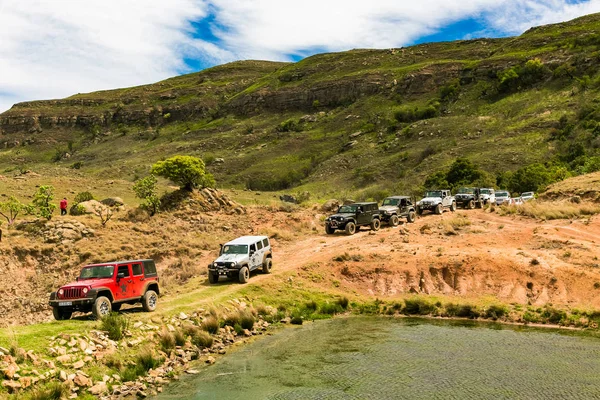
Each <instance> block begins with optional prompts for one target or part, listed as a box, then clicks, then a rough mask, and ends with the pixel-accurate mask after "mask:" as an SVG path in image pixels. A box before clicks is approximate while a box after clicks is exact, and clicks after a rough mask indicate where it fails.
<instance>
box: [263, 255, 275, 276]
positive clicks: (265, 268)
mask: <svg viewBox="0 0 600 400" xmlns="http://www.w3.org/2000/svg"><path fill="white" fill-rule="evenodd" d="M271 265H273V264H272V260H271V259H270V258H267V259H266V260H265V262H264V263H263V266H262V273H263V274H270V273H271Z"/></svg>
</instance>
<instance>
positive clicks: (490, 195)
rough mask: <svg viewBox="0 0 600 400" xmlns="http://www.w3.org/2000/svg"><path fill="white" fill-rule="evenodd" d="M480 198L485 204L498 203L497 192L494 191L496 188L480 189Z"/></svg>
mask: <svg viewBox="0 0 600 400" xmlns="http://www.w3.org/2000/svg"><path fill="white" fill-rule="evenodd" d="M479 198H480V199H481V204H483V205H486V204H493V203H496V194H495V193H494V189H490V188H481V189H479Z"/></svg>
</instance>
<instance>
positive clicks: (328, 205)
mask: <svg viewBox="0 0 600 400" xmlns="http://www.w3.org/2000/svg"><path fill="white" fill-rule="evenodd" d="M339 207H340V201H339V200H336V199H330V200H327V201H326V202H325V204H323V205H322V206H321V210H322V211H325V212H332V211H337V209H338V208H339Z"/></svg>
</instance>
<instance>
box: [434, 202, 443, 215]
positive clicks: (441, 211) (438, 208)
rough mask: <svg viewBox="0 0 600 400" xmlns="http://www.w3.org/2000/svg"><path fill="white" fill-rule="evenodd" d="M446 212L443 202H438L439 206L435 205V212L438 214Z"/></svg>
mask: <svg viewBox="0 0 600 400" xmlns="http://www.w3.org/2000/svg"><path fill="white" fill-rule="evenodd" d="M443 212H444V207H442V205H441V204H438V205H437V206H435V213H436V214H438V215H441V214H442V213H443Z"/></svg>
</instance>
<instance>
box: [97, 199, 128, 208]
mask: <svg viewBox="0 0 600 400" xmlns="http://www.w3.org/2000/svg"><path fill="white" fill-rule="evenodd" d="M100 203H102V204H104V205H106V206H109V207H119V206H123V205H125V202H124V201H123V199H121V198H120V197H109V198H107V199H104V200H102V201H101V202H100Z"/></svg>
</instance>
